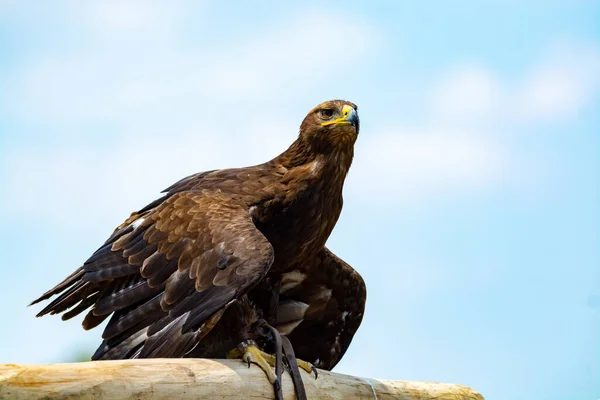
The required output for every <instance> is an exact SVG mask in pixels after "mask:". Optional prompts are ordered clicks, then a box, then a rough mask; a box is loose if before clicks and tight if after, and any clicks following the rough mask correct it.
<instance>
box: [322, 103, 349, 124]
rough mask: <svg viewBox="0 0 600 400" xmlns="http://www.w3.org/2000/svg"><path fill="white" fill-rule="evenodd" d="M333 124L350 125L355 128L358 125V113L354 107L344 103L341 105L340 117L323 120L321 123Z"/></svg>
mask: <svg viewBox="0 0 600 400" xmlns="http://www.w3.org/2000/svg"><path fill="white" fill-rule="evenodd" d="M333 124H337V125H352V126H353V127H355V128H356V127H357V126H358V113H357V112H356V110H355V109H354V107H352V106H350V105H348V104H346V105H344V106H343V107H342V116H341V117H339V118H336V119H334V120H331V121H327V122H323V123H322V124H321V126H327V125H333Z"/></svg>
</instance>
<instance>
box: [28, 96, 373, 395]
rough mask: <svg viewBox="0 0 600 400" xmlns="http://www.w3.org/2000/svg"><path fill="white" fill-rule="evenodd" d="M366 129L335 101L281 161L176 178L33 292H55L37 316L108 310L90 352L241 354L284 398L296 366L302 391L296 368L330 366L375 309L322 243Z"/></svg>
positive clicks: (91, 317) (95, 315) (97, 319)
mask: <svg viewBox="0 0 600 400" xmlns="http://www.w3.org/2000/svg"><path fill="white" fill-rule="evenodd" d="M358 132H359V119H358V114H357V107H356V105H354V104H353V103H350V102H347V101H343V100H332V101H327V102H324V103H322V104H320V105H318V106H317V107H315V108H314V109H313V110H311V111H310V112H309V113H308V115H307V116H306V117H305V118H304V120H303V122H302V124H301V125H300V133H299V136H298V138H297V139H296V140H295V141H294V142H293V143H292V145H291V146H290V147H289V148H288V149H287V150H286V151H284V152H283V153H281V154H280V155H278V156H277V157H275V158H274V159H272V160H271V161H268V162H266V163H264V164H260V165H255V166H251V167H246V168H233V169H222V170H213V171H209V172H202V173H198V174H194V175H191V176H188V177H187V178H184V179H182V180H180V181H179V182H177V183H175V184H174V185H172V186H171V187H169V188H168V189H166V190H165V191H163V193H164V195H163V196H162V197H160V198H159V199H157V200H155V201H153V202H152V203H150V204H148V205H147V206H146V207H144V208H142V209H140V210H139V211H137V212H134V213H132V214H131V216H130V217H129V218H127V219H126V220H125V222H123V223H122V224H121V225H119V226H118V227H117V228H116V229H115V230H114V232H113V233H112V235H111V236H110V237H109V238H108V239H107V240H106V242H105V243H104V244H103V245H102V246H101V247H100V248H99V249H98V250H97V251H96V252H95V253H93V255H92V256H91V257H90V258H89V259H88V260H87V261H85V262H84V263H83V265H82V266H81V267H79V268H78V269H77V270H75V271H74V272H73V273H72V274H71V275H69V276H68V277H67V278H66V279H65V280H64V281H62V282H61V283H59V284H58V285H56V286H55V287H54V288H52V289H50V290H49V291H48V292H46V293H44V294H43V295H42V296H41V297H40V298H38V299H37V300H35V301H34V302H33V303H32V304H35V303H38V302H40V301H43V300H46V299H49V298H50V297H51V296H54V295H58V297H57V298H55V299H53V301H51V302H50V303H49V304H48V305H47V306H46V307H45V308H44V309H43V310H42V311H40V312H39V314H38V315H37V316H38V317H40V316H43V315H46V314H58V313H63V312H64V314H63V315H62V319H63V320H68V319H70V318H72V317H74V316H75V315H78V314H79V313H81V312H83V311H86V310H87V314H86V316H85V318H84V320H83V327H84V329H92V328H94V327H96V326H98V325H99V324H100V323H102V322H103V321H104V320H105V319H107V318H109V317H110V320H109V322H108V324H107V325H106V328H105V329H104V332H103V334H102V338H103V342H102V344H101V345H100V347H99V348H98V349H97V350H96V352H95V353H94V355H93V356H92V359H93V360H107V359H130V358H158V357H173V358H181V357H206V358H224V357H241V358H242V360H243V361H244V362H247V363H248V366H250V363H255V364H257V365H258V366H260V367H261V368H262V369H263V370H264V371H265V373H266V374H267V377H268V378H269V380H270V382H271V383H272V384H273V386H274V389H275V395H276V397H277V398H281V393H282V392H281V374H282V368H284V367H286V368H288V369H289V371H290V374H291V375H292V378H293V381H294V386H295V389H296V394H297V396H298V398H305V397H306V396H305V393H304V392H303V390H304V388H303V385H301V379H300V373H299V369H298V367H300V368H302V369H305V370H307V371H308V372H309V373H310V371H311V370H312V371H314V373H315V375H316V373H317V371H316V369H315V368H314V367H318V368H322V369H327V370H330V369H332V368H333V367H334V366H335V365H336V363H337V362H338V361H339V360H340V358H341V357H342V356H343V355H344V352H345V351H346V349H347V348H348V346H349V345H350V342H351V340H352V337H353V335H354V333H355V332H356V330H357V329H358V327H359V325H360V322H361V320H362V316H363V311H364V306H365V300H366V288H365V284H364V282H363V280H362V278H361V277H360V275H359V274H358V273H357V272H356V271H355V270H354V269H352V267H351V266H350V265H348V264H347V263H345V262H344V261H343V260H341V259H340V258H338V257H337V256H335V255H334V254H333V253H332V252H331V251H330V250H328V249H327V248H326V247H325V242H326V241H327V238H328V237H329V235H330V233H331V231H332V230H333V228H334V226H335V224H336V221H337V220H338V217H339V216H340V212H341V210H342V188H343V185H344V180H345V178H346V174H347V173H348V169H349V168H350V164H351V163H352V158H353V154H354V143H355V141H356V139H357V137H358ZM296 357H297V358H296ZM272 367H275V372H273V369H272Z"/></svg>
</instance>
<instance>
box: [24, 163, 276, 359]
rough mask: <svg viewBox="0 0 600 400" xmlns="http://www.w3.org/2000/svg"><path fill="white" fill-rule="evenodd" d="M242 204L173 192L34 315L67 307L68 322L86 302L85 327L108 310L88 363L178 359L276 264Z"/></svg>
mask: <svg viewBox="0 0 600 400" xmlns="http://www.w3.org/2000/svg"><path fill="white" fill-rule="evenodd" d="M203 176H204V175H202V174H200V175H196V176H193V177H190V178H186V179H187V180H183V181H181V182H180V184H178V185H179V186H178V185H177V184H176V185H175V186H174V188H175V189H177V188H179V189H181V188H187V187H190V185H192V182H196V183H195V184H197V183H198V182H199V180H202V179H203ZM192 186H193V185H192ZM236 201H237V202H236ZM238 202H239V200H235V199H233V198H231V197H228V196H227V195H225V194H223V193H221V192H219V191H217V192H214V193H213V192H210V191H206V190H202V191H194V190H191V191H190V190H188V191H186V190H179V191H177V190H176V191H175V192H174V193H171V192H169V193H168V194H167V195H165V196H164V197H163V198H161V199H160V201H157V202H154V203H152V204H153V206H152V207H145V208H144V209H142V210H141V211H140V212H138V213H134V214H132V215H131V216H130V217H129V218H128V219H127V220H126V221H125V222H124V223H123V224H121V225H120V226H119V227H118V228H117V229H116V230H115V231H114V232H113V234H112V235H111V237H110V238H109V239H108V240H107V241H106V242H105V243H104V244H103V245H102V246H101V247H100V248H99V249H98V250H97V251H96V252H94V254H93V255H92V256H91V257H90V258H89V259H88V260H87V261H86V262H85V263H84V265H83V267H82V268H79V269H78V270H77V271H75V272H74V273H73V274H72V275H71V276H69V277H68V278H67V279H65V281H63V282H61V283H60V284H59V285H57V286H56V287H55V288H53V289H52V290H50V291H48V292H47V293H45V294H44V295H43V296H42V297H40V299H38V300H36V301H40V300H43V299H45V298H48V297H50V296H52V295H54V294H59V297H58V298H57V299H56V300H54V301H53V302H51V303H50V304H49V305H48V306H47V307H46V308H45V309H44V310H42V312H40V314H39V315H43V314H46V313H53V314H54V313H59V312H63V311H66V310H68V309H69V308H71V307H73V308H72V309H71V310H70V311H68V312H67V313H66V314H64V316H63V318H71V317H73V316H75V315H77V314H79V313H81V312H82V311H84V310H86V309H89V308H90V307H91V310H89V312H88V313H87V315H86V317H85V319H84V323H83V325H84V328H86V329H91V328H93V327H95V326H97V325H98V324H99V323H100V322H102V321H103V320H104V319H106V318H108V317H109V316H110V315H111V314H112V317H111V318H110V321H109V322H108V324H107V326H106V328H105V330H104V332H103V334H102V337H103V338H104V341H103V343H102V345H101V346H100V347H99V348H98V350H97V352H96V353H95V354H94V356H93V359H108V358H123V357H156V356H161V357H163V356H164V357H178V356H182V355H183V354H185V353H186V352H188V351H190V350H191V348H192V347H193V346H195V345H196V344H197V341H198V340H199V339H200V338H201V337H203V336H204V335H206V333H207V332H208V331H209V330H210V329H211V328H212V326H214V323H216V321H217V320H218V319H219V318H220V315H222V313H223V311H224V309H225V308H226V307H227V306H228V305H229V304H231V302H232V301H234V300H235V299H236V298H238V297H239V296H242V295H243V294H245V293H247V291H248V290H250V289H251V288H252V287H253V286H255V285H256V284H257V283H258V282H259V281H260V280H261V279H262V278H263V277H264V276H265V274H266V273H267V271H268V269H269V268H270V266H271V264H272V262H273V257H274V256H273V248H272V246H271V244H270V243H269V242H268V241H267V239H266V238H265V237H264V236H263V235H262V233H261V232H260V231H259V230H258V229H257V228H256V226H255V225H254V223H253V221H252V217H251V216H250V214H249V211H248V206H247V205H243V204H239V203H238ZM207 321H212V322H211V323H210V324H209V323H207Z"/></svg>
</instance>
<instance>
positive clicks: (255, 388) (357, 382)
mask: <svg viewBox="0 0 600 400" xmlns="http://www.w3.org/2000/svg"><path fill="white" fill-rule="evenodd" d="M301 373H302V378H303V380H304V384H305V387H306V393H307V395H308V398H309V399H378V400H384V399H405V400H413V399H427V400H443V399H448V400H450V399H452V400H460V399H477V400H480V399H481V400H483V396H481V395H480V394H479V393H477V392H475V391H473V390H471V389H470V388H468V387H466V386H460V385H453V384H446V383H428V382H410V381H389V380H378V379H366V378H359V377H355V376H350V375H342V374H336V373H333V372H328V371H321V370H319V379H316V380H315V379H314V375H309V374H308V373H305V372H304V371H302V372H301ZM283 394H284V397H285V398H286V399H293V398H295V396H294V391H293V385H292V381H291V379H290V378H289V375H287V373H285V374H284V380H283ZM0 398H2V399H42V398H44V399H107V400H108V399H142V398H143V399H168V400H174V399H178V400H179V399H182V400H183V399H194V400H197V399H248V398H252V399H272V398H273V388H272V386H271V385H270V384H269V382H268V380H267V379H266V377H265V375H264V373H263V371H262V370H261V369H260V368H258V367H257V366H255V365H253V366H251V368H248V367H247V366H246V365H245V364H244V363H242V362H241V361H240V360H205V359H151V360H148V359H145V360H124V361H94V362H83V363H74V364H40V365H24V364H0Z"/></svg>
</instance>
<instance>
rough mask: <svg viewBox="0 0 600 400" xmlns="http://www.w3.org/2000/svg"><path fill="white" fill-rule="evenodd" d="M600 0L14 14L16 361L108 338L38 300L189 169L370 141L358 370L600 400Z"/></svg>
mask: <svg viewBox="0 0 600 400" xmlns="http://www.w3.org/2000/svg"><path fill="white" fill-rule="evenodd" d="M599 21H600V3H598V2H592V1H578V2H573V1H551V2H547V1H543V2H542V1H528V2H521V1H516V0H506V1H488V2H477V1H453V2H441V1H439V2H435V1H424V2H404V1H398V2H352V1H346V2H339V3H338V2H329V3H327V4H322V3H321V2H288V3H284V2H266V1H265V2H256V3H253V4H251V3H250V2H175V1H173V2H144V4H143V5H141V3H136V2H118V1H108V2H76V1H70V2H69V1H63V2H53V3H51V4H50V3H39V2H38V3H36V4H35V6H33V3H29V4H27V2H22V1H4V2H0V182H1V184H0V218H1V221H2V222H1V223H0V255H1V256H2V263H1V264H0V272H1V274H2V276H3V277H4V279H3V282H5V284H4V287H3V290H2V294H1V295H0V296H1V299H2V301H1V302H0V304H2V306H1V307H2V308H1V312H2V315H3V320H4V321H5V322H4V326H3V329H2V330H0V343H2V344H1V345H0V362H27V363H42V362H60V361H64V360H67V359H70V358H72V357H73V355H74V353H77V352H80V351H91V350H92V349H94V348H95V346H96V345H97V344H98V343H99V340H100V330H94V331H91V332H84V331H83V330H82V329H81V328H80V326H79V324H80V322H81V319H78V320H75V321H70V322H68V323H63V322H61V321H60V319H59V318H55V317H48V318H43V319H39V320H38V319H35V318H34V315H35V313H36V310H37V308H30V309H28V308H25V305H26V304H27V303H28V302H29V301H31V300H32V299H33V298H35V297H36V296H37V295H39V294H40V293H41V292H43V291H45V290H46V289H48V288H49V287H51V286H53V285H54V284H55V283H57V282H58V281H59V280H61V279H62V278H63V277H64V276H66V275H67V274H68V273H70V272H71V271H72V270H73V269H75V268H76V267H78V266H79V264H80V263H81V262H82V261H83V260H85V259H86V258H87V257H88V256H89V255H90V253H91V252H92V251H93V250H95V248H96V247H97V246H98V245H99V244H100V243H101V242H102V241H103V240H104V239H105V238H106V237H107V235H108V234H109V233H110V232H111V231H112V229H113V228H114V226H116V225H117V224H118V223H120V222H121V221H122V220H123V218H125V217H126V216H127V215H128V214H129V213H130V212H131V211H133V210H135V209H138V208H140V207H142V206H144V205H145V204H147V203H148V202H149V201H151V200H153V199H154V198H155V197H156V196H157V195H158V192H159V191H160V190H162V189H164V188H165V187H167V186H169V185H170V184H171V183H172V182H174V181H175V180H177V179H179V178H181V177H183V176H186V175H189V174H190V173H193V172H197V171H202V170H207V169H214V168H221V167H233V166H245V165H250V164H255V163H259V162H262V161H265V160H267V159H270V158H272V157H273V156H274V155H276V154H278V152H280V151H282V150H283V149H285V148H286V146H287V145H289V144H290V143H291V142H292V141H293V139H294V138H295V136H296V133H297V129H298V125H299V123H300V121H301V119H302V118H303V117H304V115H305V114H306V112H307V111H308V110H309V109H310V108H311V107H313V106H314V105H316V104H317V103H319V102H321V101H324V100H327V99H331V98H344V99H347V100H350V101H353V102H355V103H356V104H358V105H359V112H360V116H361V128H362V130H361V135H360V138H359V140H358V142H357V144H356V146H357V147H356V156H355V162H354V164H353V166H352V169H351V172H350V174H349V177H348V180H347V184H346V188H345V208H344V211H343V213H342V216H341V218H340V221H339V222H338V225H337V227H336V229H335V231H334V233H333V234H332V236H331V238H330V240H329V242H328V246H329V247H330V248H331V249H332V250H333V251H334V252H336V253H337V254H338V255H340V256H341V257H342V258H344V259H345V260H347V261H348V262H349V263H351V264H352V265H353V266H354V267H355V268H356V269H357V270H358V271H359V272H360V273H361V274H362V275H363V276H364V278H365V280H366V282H367V287H368V304H367V311H366V314H365V318H364V321H363V324H362V326H361V328H360V330H359V332H358V333H357V335H356V337H355V339H354V342H353V343H352V345H351V347H350V349H349V351H348V353H347V355H346V356H345V358H344V360H343V361H342V362H341V363H340V365H339V366H338V367H337V368H336V370H337V371H338V372H343V373H349V374H354V375H360V376H367V377H373V378H386V379H410V380H429V381H446V382H454V383H461V384H465V385H469V386H472V387H474V388H476V389H477V390H479V391H481V392H482V393H483V394H484V395H485V396H486V398H487V399H492V400H494V399H557V400H558V399H575V400H579V399H581V400H585V399H598V398H600V245H599V244H600V213H599V211H600V205H599V204H600V198H599V197H600V196H599V190H598V189H599V188H598V184H599V182H600V176H599V175H600V165H599V164H600V138H599V137H600V134H599V132H600V113H599V110H600V95H599V93H600V30H598V29H597V28H598V23H599Z"/></svg>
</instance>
